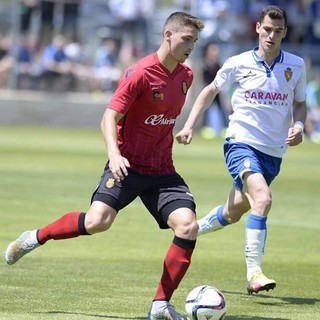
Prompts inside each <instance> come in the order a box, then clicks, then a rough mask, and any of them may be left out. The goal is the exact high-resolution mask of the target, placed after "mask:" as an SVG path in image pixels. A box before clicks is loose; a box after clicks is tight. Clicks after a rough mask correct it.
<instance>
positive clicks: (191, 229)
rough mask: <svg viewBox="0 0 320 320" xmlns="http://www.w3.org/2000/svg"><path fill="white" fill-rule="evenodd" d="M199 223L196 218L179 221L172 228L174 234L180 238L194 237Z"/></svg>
mask: <svg viewBox="0 0 320 320" xmlns="http://www.w3.org/2000/svg"><path fill="white" fill-rule="evenodd" d="M198 229H199V225H198V223H197V220H195V219H194V220H193V221H188V222H185V223H180V224H178V225H177V226H176V227H175V228H174V232H175V235H177V236H178V237H181V238H186V239H188V238H189V239H190V238H192V239H193V238H194V239H195V238H196V236H197V234H198Z"/></svg>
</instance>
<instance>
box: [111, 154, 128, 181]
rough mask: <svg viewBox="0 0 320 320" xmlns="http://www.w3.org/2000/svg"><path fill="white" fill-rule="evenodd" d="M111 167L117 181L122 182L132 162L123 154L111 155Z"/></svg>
mask: <svg viewBox="0 0 320 320" xmlns="http://www.w3.org/2000/svg"><path fill="white" fill-rule="evenodd" d="M109 168H110V170H111V172H112V174H113V177H114V178H115V179H116V181H118V182H120V181H121V180H123V179H124V178H125V176H127V175H128V170H127V168H130V163H129V161H128V159H127V158H125V157H123V156H121V155H113V156H110V155H109Z"/></svg>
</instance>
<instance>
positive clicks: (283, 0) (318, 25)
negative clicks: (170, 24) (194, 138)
mask: <svg viewBox="0 0 320 320" xmlns="http://www.w3.org/2000/svg"><path fill="white" fill-rule="evenodd" d="M269 4H275V5H280V6H282V7H284V8H285V9H286V10H287V13H288V20H289V21H288V22H289V26H288V34H287V37H286V38H285V40H284V42H283V49H284V50H287V51H290V52H292V53H294V54H297V55H299V56H301V57H302V58H303V59H304V60H305V62H306V65H307V77H308V79H307V80H308V107H309V115H308V121H307V124H306V136H307V137H308V138H309V139H310V141H313V142H314V143H320V0H278V1H271V0H270V1H266V0H256V1H254V0H237V1H232V0H171V1H170V0H50V1H42V0H0V125H14V124H26V125H29V124H30V125H34V124H37V125H47V126H49V125H50V126H78V127H98V126H99V123H100V118H101V115H102V113H103V111H104V108H105V107H106V105H107V103H108V100H109V99H110V96H111V95H112V93H113V91H114V89H115V87H116V84H117V82H118V80H119V78H120V76H121V73H122V71H123V70H124V69H125V68H126V67H127V66H129V65H130V64H131V63H133V62H134V61H136V60H137V59H140V58H141V57H142V56H144V55H146V54H148V53H151V52H153V51H154V50H156V49H157V48H158V46H159V44H160V42H161V37H162V26H163V23H164V21H165V19H166V18H167V16H168V15H169V14H170V13H172V12H174V11H177V10H181V11H186V12H189V13H191V14H194V15H196V16H198V17H199V18H201V19H203V20H204V22H205V29H204V30H203V32H202V33H201V34H200V36H201V37H200V40H199V42H198V44H197V47H196V49H195V51H194V52H193V54H192V55H191V57H190V58H189V61H187V63H188V64H189V65H190V66H191V67H192V68H193V70H194V73H195V82H194V85H193V88H192V91H191V92H190V94H189V97H188V101H187V106H186V111H184V112H187V111H188V108H189V107H191V106H192V102H193V101H194V99H195V97H196V95H197V94H198V93H199V91H200V90H201V88H202V87H203V86H204V85H205V84H207V83H209V82H211V81H212V80H213V77H214V76H215V73H216V72H217V70H218V69H219V67H220V66H221V65H222V64H223V62H224V61H225V60H226V58H227V57H229V56H230V55H233V54H237V53H240V52H242V51H245V50H250V49H252V48H253V47H254V46H255V45H256V43H257V38H256V33H255V23H256V21H257V20H258V19H259V13H260V12H261V10H262V8H264V7H265V6H267V5H269ZM230 94H231V92H224V93H222V94H221V95H220V97H219V99H217V101H215V103H214V105H213V106H212V108H210V109H209V110H208V112H207V113H206V114H205V116H204V119H203V121H202V122H201V123H200V124H199V130H200V133H201V134H202V135H203V136H204V137H205V138H208V139H213V138H215V137H216V136H221V135H223V134H224V129H225V127H226V124H227V121H228V120H227V117H228V115H229V114H230V112H231V110H230V103H229V97H230ZM182 120H183V115H182V117H181V121H182ZM177 125H178V126H179V122H178V124H177Z"/></svg>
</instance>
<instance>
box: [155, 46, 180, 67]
mask: <svg viewBox="0 0 320 320" xmlns="http://www.w3.org/2000/svg"><path fill="white" fill-rule="evenodd" d="M157 55H158V59H159V61H160V63H161V64H162V65H163V66H164V67H165V68H166V69H167V70H168V71H169V72H170V73H172V72H173V71H174V70H175V69H176V67H177V65H178V62H177V60H175V59H172V57H171V56H170V55H169V54H168V53H167V52H166V51H165V50H164V49H163V48H162V47H160V48H159V50H158V51H157Z"/></svg>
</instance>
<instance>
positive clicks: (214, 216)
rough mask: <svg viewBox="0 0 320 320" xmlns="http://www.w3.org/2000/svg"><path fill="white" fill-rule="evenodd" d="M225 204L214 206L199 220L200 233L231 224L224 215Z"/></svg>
mask: <svg viewBox="0 0 320 320" xmlns="http://www.w3.org/2000/svg"><path fill="white" fill-rule="evenodd" d="M223 209H224V205H221V206H218V207H215V208H213V209H212V210H211V211H210V212H209V213H208V214H207V215H206V216H204V217H203V218H202V219H200V220H198V225H199V230H198V235H201V234H205V233H208V232H212V231H217V230H220V229H222V228H224V227H225V226H227V225H228V224H229V222H228V221H227V220H226V219H225V218H224V216H223Z"/></svg>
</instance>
